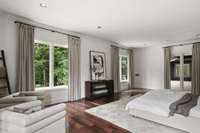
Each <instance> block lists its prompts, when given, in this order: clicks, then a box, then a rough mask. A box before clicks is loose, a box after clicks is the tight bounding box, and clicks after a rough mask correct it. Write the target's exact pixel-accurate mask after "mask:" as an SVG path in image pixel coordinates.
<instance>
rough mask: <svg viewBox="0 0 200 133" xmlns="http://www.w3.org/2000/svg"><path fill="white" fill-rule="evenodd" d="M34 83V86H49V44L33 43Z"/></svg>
mask: <svg viewBox="0 0 200 133" xmlns="http://www.w3.org/2000/svg"><path fill="white" fill-rule="evenodd" d="M34 50H35V59H34V65H35V85H36V87H43V86H49V46H47V45H44V44H39V43H37V44H35V45H34Z"/></svg>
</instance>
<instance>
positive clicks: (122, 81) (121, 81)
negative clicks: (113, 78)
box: [120, 81, 129, 83]
mask: <svg viewBox="0 0 200 133" xmlns="http://www.w3.org/2000/svg"><path fill="white" fill-rule="evenodd" d="M120 83H129V81H120Z"/></svg>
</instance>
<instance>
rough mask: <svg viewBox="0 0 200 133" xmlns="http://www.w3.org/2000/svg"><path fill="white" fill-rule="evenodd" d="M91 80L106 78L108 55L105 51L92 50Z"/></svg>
mask: <svg viewBox="0 0 200 133" xmlns="http://www.w3.org/2000/svg"><path fill="white" fill-rule="evenodd" d="M90 76H91V80H105V79H106V56H105V53H103V52H98V51H90Z"/></svg>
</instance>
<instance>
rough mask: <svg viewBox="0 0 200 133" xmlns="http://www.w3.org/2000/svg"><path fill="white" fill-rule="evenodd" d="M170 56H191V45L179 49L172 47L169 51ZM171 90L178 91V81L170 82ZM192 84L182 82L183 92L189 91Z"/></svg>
mask: <svg viewBox="0 0 200 133" xmlns="http://www.w3.org/2000/svg"><path fill="white" fill-rule="evenodd" d="M171 54H172V56H181V55H192V44H191V45H185V46H180V47H172V49H171ZM171 88H172V89H180V81H176V80H174V81H171ZM191 89H192V83H191V81H184V90H191Z"/></svg>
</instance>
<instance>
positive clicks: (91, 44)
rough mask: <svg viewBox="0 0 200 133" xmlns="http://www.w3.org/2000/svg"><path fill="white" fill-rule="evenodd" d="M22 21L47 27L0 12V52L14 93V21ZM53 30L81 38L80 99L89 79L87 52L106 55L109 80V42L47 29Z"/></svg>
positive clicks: (108, 77)
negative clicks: (5, 60) (2, 54)
mask: <svg viewBox="0 0 200 133" xmlns="http://www.w3.org/2000/svg"><path fill="white" fill-rule="evenodd" d="M16 20H17V21H23V22H28V23H33V24H37V25H40V26H43V27H47V28H48V27H49V26H46V25H42V24H38V23H36V22H32V21H30V20H27V19H24V18H20V17H16V16H13V15H10V14H7V13H4V12H1V11H0V29H1V30H0V50H1V49H4V50H5V52H6V59H7V66H8V73H9V78H10V83H11V89H12V91H13V92H15V81H16V65H17V62H16V48H17V47H16V46H17V34H16V25H15V24H14V21H16ZM49 28H51V29H54V30H58V31H62V32H66V33H69V34H73V35H78V36H80V37H81V97H82V98H83V97H84V96H85V91H84V90H85V85H84V82H85V81H86V80H89V79H90V73H89V51H90V50H94V51H101V52H105V54H106V70H107V79H111V64H110V62H111V56H110V45H111V44H113V43H112V42H110V41H106V40H103V39H99V38H96V37H92V36H86V35H82V34H78V33H74V32H70V31H65V30H61V29H57V28H55V27H49Z"/></svg>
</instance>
